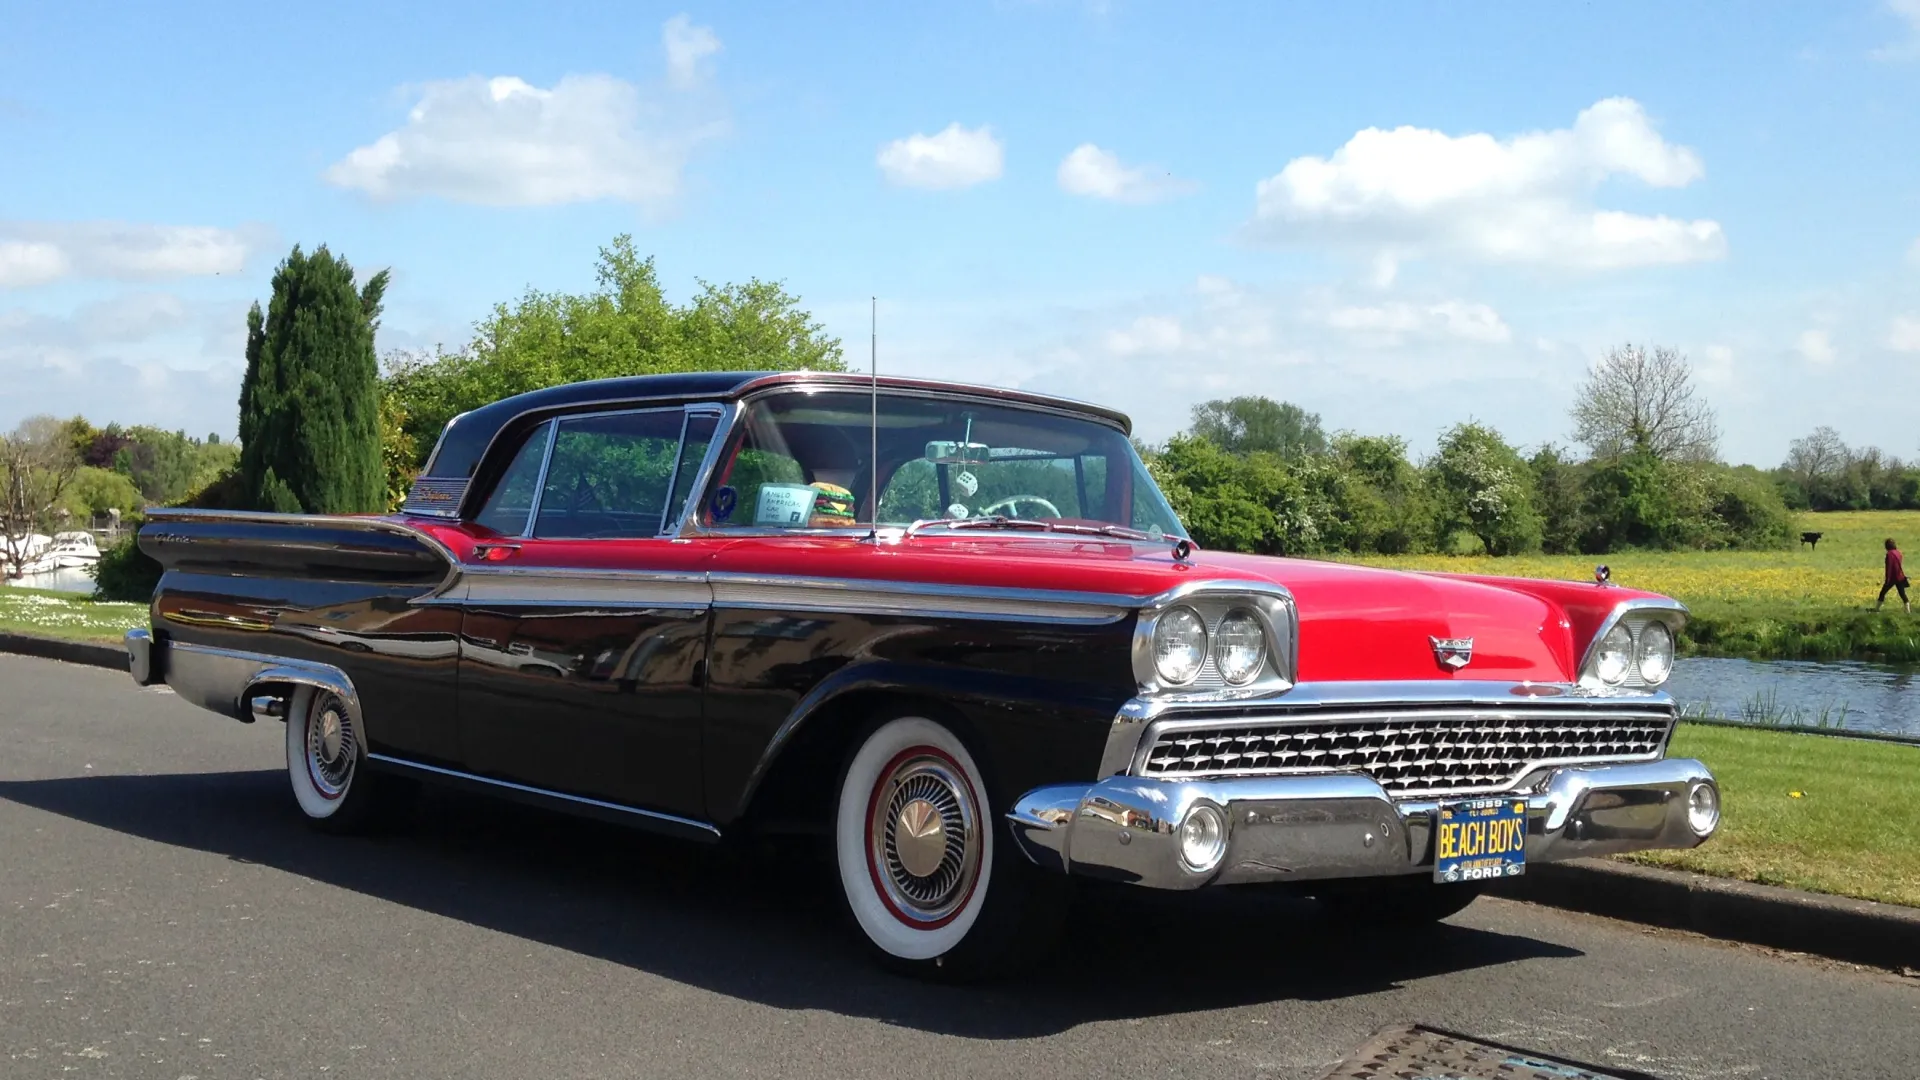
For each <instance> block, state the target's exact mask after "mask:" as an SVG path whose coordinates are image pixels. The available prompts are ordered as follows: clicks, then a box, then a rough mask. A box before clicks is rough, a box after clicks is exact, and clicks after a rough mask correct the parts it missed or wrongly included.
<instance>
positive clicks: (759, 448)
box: [699, 392, 1186, 538]
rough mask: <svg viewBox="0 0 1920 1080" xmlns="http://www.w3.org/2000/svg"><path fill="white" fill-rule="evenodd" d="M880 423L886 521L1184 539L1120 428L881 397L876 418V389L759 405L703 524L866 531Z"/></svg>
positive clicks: (716, 484) (705, 503) (717, 475)
mask: <svg viewBox="0 0 1920 1080" xmlns="http://www.w3.org/2000/svg"><path fill="white" fill-rule="evenodd" d="M876 432H877V434H878V441H879V455H880V469H879V476H880V514H879V524H881V525H882V526H896V527H904V526H909V525H912V524H914V523H915V522H921V523H926V522H938V523H941V524H947V525H959V524H960V523H963V522H964V523H972V524H971V525H970V526H969V527H994V526H997V525H1001V524H1006V525H1009V526H1015V525H1022V524H1024V525H1026V526H1027V527H1030V528H1037V527H1038V526H1039V525H1041V524H1044V525H1045V526H1046V527H1047V528H1049V529H1058V530H1061V531H1107V532H1112V533H1114V534H1116V535H1119V534H1123V533H1126V532H1132V531H1137V532H1139V533H1141V534H1143V535H1145V536H1147V537H1151V538H1158V537H1162V536H1172V537H1184V536H1186V531H1185V530H1184V529H1182V528H1181V527H1180V522H1179V519H1177V518H1175V517H1174V515H1173V511H1172V510H1171V509H1169V508H1168V506H1167V502H1166V499H1165V498H1164V497H1162V495H1161V494H1160V489H1159V488H1157V487H1155V486H1154V483H1153V480H1152V478H1151V477H1149V476H1148V475H1147V471H1146V469H1145V468H1144V467H1143V466H1142V465H1141V464H1140V458H1139V456H1138V455H1137V454H1135V453H1134V449H1133V444H1132V443H1131V442H1129V441H1128V440H1127V437H1126V436H1125V435H1123V434H1121V433H1120V432H1119V431H1118V430H1116V429H1114V428H1112V427H1108V426H1107V425H1105V424H1101V423H1097V422H1095V421H1092V420H1084V419H1080V418H1077V417H1072V416H1062V415H1059V414H1055V413H1049V412H1042V411H1039V410H1035V409H1023V408H1017V407H1011V406H1002V405H989V404H980V403H975V402H965V401H954V400H944V399H940V398H927V397H906V396H888V395H884V394H883V395H882V396H881V397H880V403H879V421H878V424H877V425H876V424H875V423H874V420H873V403H872V399H871V398H870V397H869V396H868V395H867V394H864V393H857V392H855V393H848V392H825V393H822V392H813V393H807V392H789V393H783V394H774V395H770V396H768V397H763V398H760V399H758V400H756V401H754V402H752V403H751V404H749V405H748V406H747V408H746V411H745V412H744V414H743V415H742V417H741V423H740V427H739V429H738V430H737V431H736V432H735V433H734V436H733V437H732V439H730V440H729V443H728V446H727V447H726V449H725V451H724V452H723V453H722V455H721V459H720V463H719V465H718V467H717V468H716V470H715V472H714V478H713V482H712V484H711V485H710V487H709V489H708V492H707V496H706V498H704V499H703V500H702V501H701V506H700V511H699V520H700V523H701V525H703V526H705V527H707V528H711V529H728V528H742V529H769V528H778V529H834V528H848V529H851V528H860V529H865V528H867V527H868V525H869V524H870V523H871V522H872V509H871V507H872V501H871V499H870V497H869V495H870V492H871V491H872V488H873V467H872V459H873V453H872V449H871V448H872V446H873V443H874V439H875V435H876ZM1002 518H1004V519H1007V521H1006V522H1004V523H1003V522H1000V521H998V520H997V519H1002ZM923 527H925V526H924V525H923Z"/></svg>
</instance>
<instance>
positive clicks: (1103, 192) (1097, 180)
mask: <svg viewBox="0 0 1920 1080" xmlns="http://www.w3.org/2000/svg"><path fill="white" fill-rule="evenodd" d="M1055 177H1056V179H1058V181H1059V183H1060V190H1062V191H1064V192H1066V193H1067V194H1069V195H1085V196H1087V197H1088V198H1094V199H1107V200H1110V201H1112V202H1122V203H1152V202H1160V201H1162V200H1165V199H1171V198H1175V197H1177V196H1180V195H1185V194H1187V193H1188V192H1190V191H1192V190H1193V189H1194V185H1193V183H1192V182H1191V181H1187V180H1182V179H1180V178H1179V177H1176V176H1174V175H1173V174H1172V173H1169V172H1167V171H1165V170H1164V169H1161V168H1159V167H1157V166H1151V165H1148V166H1133V165H1125V164H1122V163H1121V161H1120V158H1119V156H1118V155H1116V154H1115V153H1114V152H1113V151H1111V150H1102V149H1100V148H1099V147H1098V146H1095V145H1094V144H1092V143H1081V144H1080V145H1079V146H1076V147H1074V148H1073V151H1072V152H1071V153H1069V154H1068V155H1067V156H1066V157H1064V158H1062V159H1060V168H1059V170H1058V171H1057V172H1056V173H1055Z"/></svg>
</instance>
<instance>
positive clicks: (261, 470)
mask: <svg viewBox="0 0 1920 1080" xmlns="http://www.w3.org/2000/svg"><path fill="white" fill-rule="evenodd" d="M386 290H387V272H386V271H385V270H382V271H380V272H379V273H377V274H374V275H373V276H372V277H370V278H368V279H367V280H366V282H365V284H363V285H360V286H359V287H356V286H355V284H354V278H353V267H351V266H349V265H348V264H347V261H346V260H345V259H342V258H339V257H337V256H335V255H334V254H333V253H332V252H331V251H328V250H327V249H326V247H325V246H324V245H323V246H321V247H320V248H318V249H316V250H315V251H314V252H313V253H312V254H310V255H309V254H306V253H304V252H302V251H301V250H300V248H299V247H297V246H296V247H295V248H294V249H293V253H292V254H290V255H288V256H287V259H286V261H285V262H283V263H281V264H280V266H279V268H278V269H276V270H275V271H274V274H273V297H272V299H271V300H270V301H269V302H268V304H267V311H266V313H265V314H264V315H262V314H261V311H260V305H259V304H258V303H256V304H254V305H253V309H252V310H251V311H249V312H247V371H246V376H245V378H244V379H243V380H242V382H241V384H240V445H241V454H240V481H241V486H242V488H243V490H244V492H245V496H246V498H247V499H248V500H249V501H250V502H252V504H253V505H254V506H256V507H259V508H261V509H267V510H295V511H297V510H304V511H307V512H309V513H316V514H356V513H371V512H376V511H379V510H382V509H384V508H385V507H386V469H385V467H384V465H383V464H382V462H381V457H380V388H379V365H378V362H377V361H376V360H375V358H374V349H373V335H374V330H375V328H376V327H377V326H378V324H379V319H380V304H381V301H382V299H383V298H384V297H385V295H386Z"/></svg>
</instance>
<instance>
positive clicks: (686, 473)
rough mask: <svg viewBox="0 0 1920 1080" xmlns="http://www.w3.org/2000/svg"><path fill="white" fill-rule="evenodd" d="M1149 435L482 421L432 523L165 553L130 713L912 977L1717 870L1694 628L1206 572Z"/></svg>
mask: <svg viewBox="0 0 1920 1080" xmlns="http://www.w3.org/2000/svg"><path fill="white" fill-rule="evenodd" d="M1129 436H1130V427H1129V423H1128V420H1127V418H1126V417H1125V416H1123V415H1121V414H1119V413H1116V412H1113V411H1111V410H1108V409H1104V408H1099V407H1096V406H1092V405H1086V404H1081V403H1079V402H1074V401H1067V400H1062V399H1058V398H1053V397H1046V396H1042V395H1038V394H1032V393H1026V392H1020V391H1014V390H1004V389H992V388H986V387H977V386H966V385H958V384H950V383H944V382H931V381H922V380H914V379H904V378H884V379H870V378H867V377H861V376H849V375H840V374H819V373H783V374H741V373H695V374H682V375H659V376H646V377H636V378H623V379H611V380H602V381H596V382H587V383H578V384H572V385H566V386H558V387H553V388H550V389H545V390H539V391H535V392H533V393H528V394H523V395H520V396H517V397H513V398H508V399H506V400H503V401H499V402H496V403H494V404H491V405H488V406H485V407H483V408H480V409H477V410H475V411H473V412H470V413H467V414H465V415H463V416H460V417H458V418H456V419H455V420H453V421H452V422H451V423H449V424H448V425H447V428H446V430H445V431H444V432H443V433H442V434H441V436H440V440H439V442H438V444H437V446H436V447H435V449H434V451H433V454H432V456H431V458H430V459H429V460H428V462H427V465H426V467H425V470H424V472H423V473H422V475H421V477H420V478H419V480H418V481H417V482H416V483H415V485H414V487H413V489H412V492H411V494H410V496H409V497H408V499H407V502H406V504H405V506H404V508H403V509H402V511H401V512H399V513H398V514H394V515H390V516H383V517H337V516H294V515H272V514H252V513H228V512H220V511H190V510H157V511H154V512H152V513H150V514H149V516H148V519H147V524H146V525H145V527H144V528H143V529H142V530H141V532H140V539H139V542H140V546H141V548H142V549H143V550H144V551H146V552H148V553H149V554H151V555H152V556H153V557H154V558H155V559H157V560H159V562H160V563H161V564H162V565H163V566H164V568H165V574H164V576H163V577H162V579H161V581H160V584H159V586H158V588H157V589H156V591H155V594H154V598H153V604H152V631H151V633H150V634H149V633H148V632H145V631H135V632H134V633H132V634H130V635H129V640H128V651H129V662H130V666H131V669H132V672H133V675H134V678H135V679H136V680H137V681H139V682H141V683H155V682H160V681H165V682H166V683H168V684H170V685H171V686H172V688H173V689H174V690H175V691H176V692H177V693H178V694H179V695H180V696H181V697H183V698H185V699H187V700H189V701H192V702H194V703H197V704H199V705H201V706H204V707H205V708H207V709H211V710H213V711H215V712H218V713H222V714H225V715H227V716H229V717H232V718H234V719H237V720H239V721H241V722H244V723H251V722H254V721H256V720H276V721H282V722H284V724H285V735H286V760H287V774H288V779H289V781H290V784H291V787H292V790H293V794H294V798H295V800H296V802H297V803H298V805H299V808H300V810H301V811H302V812H304V814H305V815H306V816H307V817H308V818H310V819H312V821H313V823H314V824H315V825H317V826H319V827H321V828H324V829H329V830H339V831H354V830H363V829H368V828H372V827H375V826H376V825H378V824H379V823H381V821H382V820H383V819H387V818H389V817H390V816H391V815H392V814H393V813H394V812H395V811H396V810H397V808H399V807H400V806H401V805H403V803H404V796H406V795H407V794H408V793H409V792H410V791H412V790H414V789H415V788H416V787H417V782H418V781H437V782H445V783H451V784H456V785H464V786H467V787H469V788H475V789H480V790H484V791H489V792H494V793H498V794H502V795H505V796H508V797H512V798H518V799H523V800H528V801H532V802H536V803H539V804H542V805H546V806H550V807H557V808H559V809H562V810H568V811H573V812H577V813H581V814H587V815H593V816H597V817H600V818H605V819H609V820H613V821H618V822H623V823H627V824H631V825H635V826H640V827H643V828H649V829H655V830H660V831H663V832H666V833H671V834H674V835H676V836H681V837H686V838H689V839H691V840H695V841H705V842H714V841H720V840H722V839H723V838H726V839H737V838H748V837H753V838H760V842H761V843H765V842H767V841H766V839H765V838H770V837H771V838H783V839H780V840H776V841H774V842H776V843H780V842H789V841H791V842H794V843H804V842H805V838H808V837H811V838H813V841H814V842H815V843H816V844H817V845H818V846H819V847H820V849H821V850H822V853H823V855H826V856H827V857H829V858H830V859H831V861H832V863H833V865H834V867H835V868H837V875H836V876H837V880H838V884H839V892H840V894H841V895H842V896H843V898H844V901H845V907H846V910H847V912H848V914H849V915H850V916H851V920H852V922H853V923H854V925H856V926H857V927H858V929H859V931H860V934H861V936H862V937H863V938H864V940H865V942H866V943H867V944H868V945H869V946H870V947H871V949H872V951H873V952H874V953H875V954H876V955H877V956H878V957H879V958H881V959H882V960H883V961H884V962H886V963H888V964H891V965H893V966H896V967H901V968H905V969H908V970H911V971H915V972H919V973H923V974H927V975H933V976H938V977H961V976H965V975H969V974H978V973H982V972H987V971H992V970H995V969H996V968H998V967H999V966H1000V965H1002V964H1004V963H1006V962H1008V961H1009V960H1013V959H1018V958H1021V957H1023V956H1027V955H1032V954H1033V952H1034V951H1035V948H1034V947H1035V946H1036V945H1038V944H1043V943H1044V941H1045V940H1046V939H1047V936H1048V934H1049V933H1050V931H1051V928H1053V927H1054V926H1055V925H1056V924H1057V921H1058V919H1059V918H1060V912H1061V911H1062V910H1063V909H1064V905H1063V903H1062V894H1061V890H1062V889H1063V887H1065V885H1066V884H1067V883H1068V882H1070V881H1072V880H1074V879H1076V878H1081V877H1087V878H1100V879H1106V880H1107V881H1111V882H1121V883H1130V884H1132V885H1136V886H1142V887H1146V888H1154V889H1167V890H1187V889H1198V888H1202V887H1212V886H1226V885H1265V886H1267V887H1269V888H1271V889H1272V890H1274V891H1277V892H1287V893H1298V894H1305V895H1308V896H1313V897H1318V898H1320V899H1322V900H1323V901H1325V902H1326V904H1327V906H1328V908H1329V909H1330V910H1331V911H1332V912H1334V913H1335V914H1336V915H1339V916H1344V917H1347V918H1351V919H1355V920H1360V921H1362V922H1363V923H1364V924H1365V925H1369V926H1373V927H1385V926H1389V925H1402V926H1407V925H1411V926H1418V925H1421V924H1425V923H1431V922H1433V921H1436V920H1439V919H1442V918H1445V917H1447V916H1449V915H1451V914H1453V913H1455V912H1458V911H1460V910H1461V909H1462V908H1464V907H1465V906H1466V905H1467V904H1469V903H1470V902H1471V901H1472V900H1473V899H1474V897H1475V896H1477V895H1479V894H1480V893H1481V892H1482V891H1483V890H1484V889H1485V888H1487V887H1488V885H1489V884H1490V883H1492V882H1494V881H1496V880H1499V879H1503V878H1508V877H1513V876H1517V875H1519V874H1521V873H1522V872H1523V871H1524V869H1525V867H1526V866H1528V865H1530V864H1534V863H1541V862H1548V861H1552V860H1557V859H1566V858H1571V857H1575V856H1586V855H1600V854H1607V853H1612V852H1623V851H1633V850H1639V849H1646V848H1686V847H1692V846H1694V845H1696V844H1699V843H1701V842H1702V841H1703V840H1705V839H1706V838H1707V837H1708V836H1710V835H1711V834H1712V833H1713V832H1714V830H1715V828H1716V827H1717V825H1718V823H1719V792H1718V789H1717V787H1716V785H1715V782H1714V779H1713V777H1712V775H1711V774H1710V773H1709V772H1708V771H1707V769H1706V768H1705V767H1703V766H1702V765H1701V763H1700V762H1698V761H1692V760H1676V759H1670V758H1667V757H1666V756H1665V752H1666V747H1667V742H1668V737H1669V735H1670V734H1671V732H1672V729H1673V725H1674V721H1675V709H1674V705H1673V702H1672V700H1671V699H1670V698H1669V697H1668V696H1667V695H1666V694H1665V693H1664V692H1663V691H1661V690H1660V689H1659V687H1660V685H1661V683H1662V682H1664V681H1665V680H1666V678H1667V676H1668V673H1669V671H1670V670H1671V667H1672V664H1673V657H1674V645H1675V638H1674V635H1675V632H1676V631H1677V630H1678V629H1679V628H1680V627H1681V625H1682V622H1683V620H1684V618H1685V609H1684V608H1682V607H1681V605H1679V604H1677V603H1675V602H1674V601H1672V600H1669V599H1666V598H1664V597H1661V596H1656V595H1653V594H1650V593H1645V592H1638V591H1635V590H1632V589H1628V588H1623V587H1620V586H1619V585H1617V584H1614V583H1611V582H1608V581H1606V580H1604V575H1602V579H1601V580H1599V581H1596V582H1549V581H1533V580H1512V579H1498V578H1486V577H1471V576H1460V575H1446V574H1425V573H1401V572H1390V571H1384V570H1378V569H1369V568H1364V567H1359V566H1351V565H1342V564H1337V563H1330V562H1316V561H1307V560H1298V559H1284V558H1267V557H1255V556H1248V555H1241V554H1233V553H1225V552H1213V551H1205V550H1200V549H1197V548H1196V547H1195V546H1194V545H1193V543H1192V542H1191V541H1190V540H1189V539H1188V537H1187V535H1186V532H1185V530H1184V529H1183V528H1182V527H1181V523H1180V521H1179V519H1178V518H1177V517H1176V516H1175V514H1174V513H1173V511H1172V510H1171V509H1170V508H1169V506H1168V503H1167V500H1166V499H1165V498H1164V497H1163V495H1162V493H1161V491H1160V490H1159V488H1158V487H1157V486H1156V485H1155V483H1154V480H1153V478H1152V476H1151V474H1150V473H1149V472H1148V470H1147V468H1146V467H1145V466H1144V465H1143V463H1142V460H1141V458H1140V456H1139V454H1138V453H1137V452H1136V450H1135V448H1134V445H1133V443H1132V441H1131V439H1130V437H1129Z"/></svg>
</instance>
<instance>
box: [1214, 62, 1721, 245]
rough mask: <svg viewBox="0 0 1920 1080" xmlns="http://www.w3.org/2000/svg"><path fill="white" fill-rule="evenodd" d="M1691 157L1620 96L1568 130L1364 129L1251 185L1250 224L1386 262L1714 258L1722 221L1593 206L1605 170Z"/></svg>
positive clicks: (1660, 176)
mask: <svg viewBox="0 0 1920 1080" xmlns="http://www.w3.org/2000/svg"><path fill="white" fill-rule="evenodd" d="M1703 173H1704V169H1703V166H1702V164H1701V162H1700V158H1699V156H1698V155H1697V154H1695V153H1694V152H1693V151H1692V150H1690V149H1688V148H1686V147H1684V146H1676V145H1674V144H1672V143H1669V142H1667V141H1666V140H1665V139H1664V138H1662V137H1661V135H1660V133H1659V132H1658V131H1656V130H1655V129H1654V127H1653V124H1652V123H1651V121H1649V120H1648V118H1647V114H1646V111H1645V110H1644V109H1642V108H1641V107H1640V105H1639V103H1638V102H1635V101H1633V100H1631V99H1629V98H1608V99H1606V100H1604V101H1600V102H1597V103H1596V104H1594V105H1593V106H1592V107H1591V108H1588V109H1586V110H1584V111H1583V112H1581V113H1580V115H1579V116H1578V117H1577V118H1576V119H1575V120H1574V123H1573V126H1572V127H1570V128H1564V129H1561V130H1557V131H1545V132H1533V133H1530V134H1525V135H1517V136H1514V137H1512V138H1508V139H1504V140H1503V139H1496V138H1495V137H1494V136H1492V135H1487V134H1471V135H1461V136H1452V135H1448V134H1445V133H1444V132H1439V131H1433V130H1430V129H1426V128H1415V127H1400V128H1395V129H1394V130H1392V131H1383V130H1381V129H1379V128H1368V129H1366V130H1364V131H1361V132H1359V133H1357V134H1355V135H1354V136H1353V138H1351V139H1349V140H1348V141H1347V143H1346V145H1344V146H1342V147H1340V149H1338V150H1336V151H1334V153H1333V154H1332V155H1331V157H1327V158H1320V157H1299V158H1295V159H1293V160H1292V161H1290V162H1288V163H1287V165H1286V167H1285V168H1283V169H1281V170H1280V172H1279V173H1278V174H1276V175H1274V176H1272V177H1269V178H1268V179H1266V180H1262V181H1261V182H1260V183H1259V185H1258V187H1257V188H1256V208H1255V213H1254V220H1253V224H1252V231H1253V233H1254V234H1255V235H1256V236H1260V237H1263V238H1266V239H1269V240H1273V241H1278V242H1329V243H1335V244H1344V245H1355V246H1360V247H1363V248H1369V249H1372V250H1373V251H1374V252H1376V253H1388V254H1390V255H1392V256H1394V257H1399V258H1406V257H1418V256H1423V255H1426V256H1455V257H1459V258H1464V259H1473V260H1480V261H1486V262H1503V263H1529V264H1539V265H1559V266H1570V267H1577V268H1585V269H1609V268H1615V267H1626V266H1643V265H1651V264H1660V263H1687V262H1696V261H1700V260H1704V259H1716V258H1719V257H1721V256H1722V255H1724V254H1725V253H1726V238H1725V236H1724V235H1723V233H1722V231H1721V228H1720V225H1719V224H1718V223H1717V222H1714V221H1709V220H1704V219H1700V220H1692V221H1686V220H1679V219H1676V218H1671V217H1667V216H1664V215H1660V216H1646V215H1641V214H1633V213H1628V212H1625V211H1620V210H1606V209H1601V208H1598V207H1596V206H1594V205H1593V196H1594V193H1595V191H1596V189H1598V188H1599V187H1600V185H1601V184H1602V183H1603V182H1605V181H1606V180H1607V179H1608V178H1610V177H1614V176H1625V177H1630V178H1632V179H1636V180H1639V181H1641V182H1642V183H1645V184H1647V185H1649V186H1652V187H1659V188H1678V187H1685V186H1686V185H1688V184H1691V183H1692V182H1694V181H1695V180H1697V179H1699V178H1700V177H1701V176H1702V175H1703Z"/></svg>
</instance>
